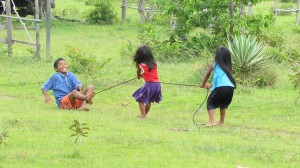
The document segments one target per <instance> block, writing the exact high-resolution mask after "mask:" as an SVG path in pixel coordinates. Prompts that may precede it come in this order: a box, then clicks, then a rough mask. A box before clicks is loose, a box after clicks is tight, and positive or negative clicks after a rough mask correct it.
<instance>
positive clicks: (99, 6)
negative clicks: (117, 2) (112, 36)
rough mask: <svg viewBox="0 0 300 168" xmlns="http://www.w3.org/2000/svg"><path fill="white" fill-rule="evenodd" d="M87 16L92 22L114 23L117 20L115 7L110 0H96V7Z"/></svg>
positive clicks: (87, 19) (89, 21)
mask: <svg viewBox="0 0 300 168" xmlns="http://www.w3.org/2000/svg"><path fill="white" fill-rule="evenodd" d="M85 17H86V21H87V22H88V23H90V24H113V23H114V22H115V21H116V20H117V17H116V12H115V9H114V7H113V5H112V3H111V1H109V0H99V1H98V2H96V3H95V8H94V9H93V10H91V11H90V12H89V13H88V14H87V16H85Z"/></svg>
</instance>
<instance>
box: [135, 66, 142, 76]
mask: <svg viewBox="0 0 300 168" xmlns="http://www.w3.org/2000/svg"><path fill="white" fill-rule="evenodd" d="M141 73H142V70H141V68H140V67H137V71H136V76H137V79H141V77H142V74H141Z"/></svg>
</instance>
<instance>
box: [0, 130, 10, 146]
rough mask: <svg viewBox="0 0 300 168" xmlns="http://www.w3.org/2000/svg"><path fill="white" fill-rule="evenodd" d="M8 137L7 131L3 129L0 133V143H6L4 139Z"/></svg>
mask: <svg viewBox="0 0 300 168" xmlns="http://www.w3.org/2000/svg"><path fill="white" fill-rule="evenodd" d="M7 138H8V131H6V130H4V131H2V132H1V133H0V145H1V146H3V145H6V141H7Z"/></svg>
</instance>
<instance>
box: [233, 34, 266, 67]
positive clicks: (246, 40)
mask: <svg viewBox="0 0 300 168" xmlns="http://www.w3.org/2000/svg"><path fill="white" fill-rule="evenodd" d="M227 43H228V49H229V50H230V52H231V59H232V64H233V68H234V70H235V72H240V73H249V72H251V71H252V70H257V69H260V68H262V67H264V66H265V65H266V63H267V61H268V57H267V56H265V55H264V52H265V50H266V47H265V46H263V44H262V43H261V42H258V41H257V40H256V38H255V37H251V36H248V37H246V36H245V35H240V36H235V37H234V38H233V40H232V42H231V41H229V40H227Z"/></svg>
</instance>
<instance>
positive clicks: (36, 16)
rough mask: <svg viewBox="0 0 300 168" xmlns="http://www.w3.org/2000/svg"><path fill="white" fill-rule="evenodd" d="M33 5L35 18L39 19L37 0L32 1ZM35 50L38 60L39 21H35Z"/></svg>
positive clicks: (39, 57) (39, 56)
mask: <svg viewBox="0 0 300 168" xmlns="http://www.w3.org/2000/svg"><path fill="white" fill-rule="evenodd" d="M34 6H35V19H37V20H39V17H40V8H39V0H35V1H34ZM35 43H36V46H35V52H36V56H37V58H38V60H41V54H40V48H41V47H40V23H39V22H35Z"/></svg>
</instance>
